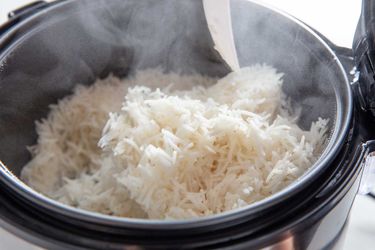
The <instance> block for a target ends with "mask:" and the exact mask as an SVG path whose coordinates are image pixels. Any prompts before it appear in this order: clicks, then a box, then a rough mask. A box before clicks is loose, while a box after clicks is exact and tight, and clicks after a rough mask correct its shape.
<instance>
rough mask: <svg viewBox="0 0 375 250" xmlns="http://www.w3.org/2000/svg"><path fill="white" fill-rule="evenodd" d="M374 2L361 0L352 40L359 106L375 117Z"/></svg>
mask: <svg viewBox="0 0 375 250" xmlns="http://www.w3.org/2000/svg"><path fill="white" fill-rule="evenodd" d="M374 39H375V1H373V0H363V1H362V12H361V17H360V19H359V22H358V25H357V29H356V33H355V36H354V40H353V51H354V60H355V64H356V68H357V75H358V81H357V82H356V84H355V85H354V90H355V93H356V95H357V97H358V99H359V103H360V106H361V108H362V109H363V110H365V111H370V112H371V113H372V115H373V116H375V42H374V41H375V40H374Z"/></svg>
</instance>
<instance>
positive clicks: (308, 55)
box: [0, 0, 345, 175]
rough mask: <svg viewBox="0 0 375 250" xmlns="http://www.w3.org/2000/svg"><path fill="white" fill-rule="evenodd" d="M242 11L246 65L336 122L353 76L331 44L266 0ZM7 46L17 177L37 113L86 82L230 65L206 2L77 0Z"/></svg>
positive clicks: (2, 64)
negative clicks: (345, 72) (260, 68)
mask: <svg viewBox="0 0 375 250" xmlns="http://www.w3.org/2000/svg"><path fill="white" fill-rule="evenodd" d="M232 16H233V18H234V20H233V26H234V34H235V40H236V46H237V49H238V55H239V60H240V64H241V66H248V65H252V64H254V63H266V64H270V65H273V66H274V67H276V68H277V69H279V71H281V72H284V73H285V76H284V82H285V83H284V86H283V87H284V91H285V93H286V94H287V95H288V96H289V97H290V98H291V99H292V101H293V104H294V105H295V106H298V107H301V109H302V115H301V118H300V120H299V124H300V126H302V127H304V128H308V127H309V124H311V122H312V121H315V120H317V118H318V117H323V118H329V119H330V126H331V130H333V128H334V126H335V123H337V122H338V120H337V119H338V116H337V110H338V108H339V105H341V104H340V103H341V102H342V101H343V100H344V99H345V98H344V97H343V96H344V94H343V93H344V91H343V89H342V87H341V85H342V83H343V82H345V79H344V77H343V76H342V72H341V71H340V69H339V68H338V66H337V65H336V63H335V60H334V57H333V56H332V55H331V54H330V53H328V50H327V48H325V47H324V46H323V45H322V44H321V43H320V42H319V41H318V40H317V39H316V37H315V36H314V35H312V34H310V33H309V32H307V31H306V30H305V29H303V28H301V27H300V26H299V25H297V24H296V23H295V22H293V21H291V20H290V19H288V18H286V17H285V16H283V15H281V14H277V13H275V12H274V11H272V10H270V9H268V8H265V7H262V6H259V5H257V4H254V3H251V2H248V1H242V0H235V1H232ZM0 48H3V53H2V54H1V55H0V159H1V161H3V162H4V163H5V164H6V165H7V166H8V168H9V169H10V170H11V171H12V172H13V173H15V174H16V175H19V173H20V170H21V168H22V166H23V165H24V164H25V163H26V162H27V161H28V160H29V157H30V156H29V153H28V151H27V149H26V146H29V145H33V144H35V142H36V139H37V137H36V133H35V126H34V121H35V120H40V119H42V118H43V117H46V115H47V113H48V106H49V105H50V104H52V103H56V102H57V100H58V99H59V98H62V97H63V96H66V95H67V94H69V93H71V91H72V89H73V88H74V86H75V85H77V84H78V83H80V84H91V83H92V82H93V81H94V80H95V79H96V78H98V77H100V78H103V77H106V76H107V75H108V74H110V73H113V74H115V75H117V76H119V77H126V76H128V75H131V74H132V73H134V72H135V71H136V70H139V69H145V68H155V67H160V68H162V69H163V70H165V71H167V72H168V71H174V72H181V73H186V74H189V73H200V74H205V75H209V76H218V77H221V76H224V75H225V74H226V73H228V70H227V68H226V67H225V65H224V64H223V63H222V60H221V59H220V57H219V56H218V54H217V53H216V51H215V50H214V49H213V42H212V40H211V38H210V35H209V31H208V28H207V24H206V21H205V17H204V12H203V8H202V2H201V1H200V0H192V1H179V0H153V1H148V0H142V1H140V0H127V1H123V0H111V1H109V0H94V1H67V2H65V3H60V4H58V5H56V6H55V7H53V8H51V10H50V11H48V12H46V13H43V14H41V15H39V16H37V17H34V18H33V19H31V20H30V21H29V22H28V23H25V24H23V25H21V26H20V27H18V28H17V30H15V31H14V32H13V33H12V35H11V36H9V37H7V38H6V39H3V40H2V41H1V43H0ZM341 108H342V109H344V108H345V105H343V107H341ZM343 111H344V110H343Z"/></svg>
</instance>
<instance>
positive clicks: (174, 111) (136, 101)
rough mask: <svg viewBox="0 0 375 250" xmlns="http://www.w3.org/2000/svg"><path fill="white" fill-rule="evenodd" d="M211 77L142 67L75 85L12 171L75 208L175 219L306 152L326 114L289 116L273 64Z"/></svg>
mask: <svg viewBox="0 0 375 250" xmlns="http://www.w3.org/2000/svg"><path fill="white" fill-rule="evenodd" d="M215 82H216V80H215V79H212V78H207V77H203V76H199V75H196V76H182V75H178V74H163V73H162V72H161V71H160V70H146V71H141V72H138V73H137V74H136V75H135V76H134V77H133V78H130V79H125V80H119V79H117V78H113V77H110V78H108V79H106V80H99V81H97V82H96V83H95V84H94V85H92V86H90V87H83V86H80V87H78V88H77V89H76V90H75V92H74V94H73V95H72V96H69V97H67V98H64V99H62V100H60V101H59V102H58V104H56V105H53V106H51V112H50V114H49V115H48V117H47V118H46V119H45V120H42V121H41V122H38V123H37V133H38V135H39V139H38V143H37V144H36V145H35V146H33V147H31V148H30V151H31V153H32V156H33V159H32V160H31V161H30V162H29V163H28V164H27V165H26V166H25V167H24V169H23V171H22V178H23V179H24V180H25V182H26V183H27V184H28V185H30V186H31V187H32V188H34V189H35V190H37V191H39V192H41V193H43V194H45V195H47V196H49V197H51V198H53V199H56V200H58V201H60V202H63V203H65V204H69V205H71V206H75V207H78V208H82V209H87V210H90V211H96V212H99V213H104V214H109V215H116V216H124V217H137V218H149V219H184V218H191V217H200V216H207V215H212V214H216V213H221V212H224V211H228V210H231V209H235V208H239V207H243V206H246V205H248V204H251V203H254V202H256V201H259V200H261V199H264V198H265V197H267V196H270V195H272V194H274V193H276V192H278V191H280V190H281V189H282V188H284V187H285V186H287V185H289V184H290V183H291V182H293V181H295V180H296V179H297V178H298V177H300V176H301V175H302V174H303V173H304V172H305V171H306V170H307V169H308V168H309V167H310V166H311V165H312V164H313V162H314V161H316V159H317V156H318V155H319V153H320V148H321V147H322V143H323V141H324V137H325V133H326V127H327V122H328V121H327V120H324V119H320V118H319V119H318V120H317V121H316V122H315V123H313V124H312V125H311V129H310V130H309V131H303V130H302V129H300V128H299V127H298V126H297V125H296V117H293V116H292V115H290V114H289V113H290V112H288V111H286V109H285V108H284V107H282V106H285V103H286V102H285V98H284V97H283V94H282V91H281V85H282V74H280V73H277V72H276V70H275V69H273V68H271V67H269V66H265V65H255V66H253V67H249V68H244V69H242V70H241V71H239V72H236V73H231V74H229V75H228V76H227V77H225V78H223V79H220V80H219V81H217V82H216V83H215ZM156 86H159V87H160V89H159V88H156ZM124 96H125V99H124ZM122 102H123V103H122ZM289 110H290V107H289Z"/></svg>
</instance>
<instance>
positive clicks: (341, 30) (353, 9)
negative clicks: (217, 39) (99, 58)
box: [0, 0, 375, 250]
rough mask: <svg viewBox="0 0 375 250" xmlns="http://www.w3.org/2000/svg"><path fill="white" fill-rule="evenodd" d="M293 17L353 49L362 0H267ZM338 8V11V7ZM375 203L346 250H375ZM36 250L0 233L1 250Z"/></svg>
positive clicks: (0, 17)
mask: <svg viewBox="0 0 375 250" xmlns="http://www.w3.org/2000/svg"><path fill="white" fill-rule="evenodd" d="M28 2H31V1H30V0H0V23H2V22H4V21H5V20H6V15H7V13H8V12H9V11H10V10H13V9H15V8H16V7H17V6H21V5H23V4H26V3H28ZM263 2H266V3H269V4H271V5H273V6H276V7H277V8H279V9H281V10H285V11H286V12H288V13H290V14H292V15H294V16H295V17H297V18H299V19H300V20H302V21H304V22H305V23H307V24H308V25H310V26H312V27H313V28H315V29H317V30H318V31H320V32H321V33H322V34H323V35H325V36H326V37H327V38H329V39H330V40H331V41H332V42H334V43H335V44H337V45H339V46H344V47H351V44H352V39H353V36H354V31H355V28H356V25H357V21H358V17H359V14H360V7H361V1H360V0H345V1H342V0H329V1H327V0H299V1H296V0H264V1H263ZM337 6H339V7H337ZM374 214H375V200H372V199H370V198H368V197H363V196H358V197H357V198H356V200H355V203H354V205H353V209H352V212H351V219H350V224H349V229H348V232H347V236H346V243H345V247H344V249H345V250H354V249H361V250H372V249H375V247H374V246H375V215H374ZM13 249H15V250H36V249H38V248H37V247H34V246H32V245H30V244H28V243H26V242H25V241H23V240H21V239H18V238H16V237H15V236H13V235H11V234H9V233H7V232H6V231H4V230H2V229H0V250H13Z"/></svg>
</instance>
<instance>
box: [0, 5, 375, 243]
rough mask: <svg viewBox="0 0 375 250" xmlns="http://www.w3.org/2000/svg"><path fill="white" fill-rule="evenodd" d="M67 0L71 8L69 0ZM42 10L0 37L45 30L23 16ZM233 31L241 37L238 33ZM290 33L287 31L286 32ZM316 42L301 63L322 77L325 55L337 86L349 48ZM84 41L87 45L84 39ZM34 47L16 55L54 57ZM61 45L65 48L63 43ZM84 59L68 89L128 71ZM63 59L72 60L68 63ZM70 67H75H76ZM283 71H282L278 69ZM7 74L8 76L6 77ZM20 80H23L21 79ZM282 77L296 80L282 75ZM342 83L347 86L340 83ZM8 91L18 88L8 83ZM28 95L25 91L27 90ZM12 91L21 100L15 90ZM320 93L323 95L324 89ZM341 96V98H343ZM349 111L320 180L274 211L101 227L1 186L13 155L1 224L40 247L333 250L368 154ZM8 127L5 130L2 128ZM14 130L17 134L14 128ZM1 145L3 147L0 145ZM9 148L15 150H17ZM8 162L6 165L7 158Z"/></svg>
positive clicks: (1, 194) (363, 123)
mask: <svg viewBox="0 0 375 250" xmlns="http://www.w3.org/2000/svg"><path fill="white" fill-rule="evenodd" d="M70 2H72V3H73V2H74V1H70ZM76 2H78V1H76ZM55 4H58V3H55ZM35 6H37V8H36V9H33V7H35ZM71 6H73V7H74V6H75V5H74V4H71ZM49 7H51V6H50V5H48V4H41V5H34V6H32V9H28V10H27V9H26V10H25V9H23V10H22V11H21V12H18V13H27V14H26V16H23V15H22V14H18V15H17V14H15V15H14V19H13V20H11V22H10V23H8V24H7V25H6V26H4V27H3V28H2V29H0V35H1V34H7V30H9V29H11V28H14V27H15V26H17V25H19V24H20V23H21V22H26V23H27V26H28V27H29V28H30V30H32V29H35V28H36V27H39V28H41V27H44V25H47V24H46V22H38V21H37V20H34V21H33V22H32V21H28V19H27V17H30V16H32V15H33V14H35V13H37V12H35V13H34V11H40V10H41V9H43V8H46V9H45V10H47V11H48V8H49ZM70 10H71V9H69V8H67V9H62V11H70ZM25 11H26V12H25ZM52 14H53V13H52ZM181 18H182V17H181ZM280 18H281V17H280ZM239 20H240V19H239ZM36 30H37V29H36ZM235 32H241V30H237V31H235ZM291 32H294V31H293V30H291ZM304 32H307V31H305V30H304V29H301V30H297V32H296V38H300V39H301V40H303V38H304V37H303V36H304V34H305V33H304ZM73 34H74V33H73ZM237 34H240V33H237ZM29 35H30V34H29ZM306 35H309V34H306ZM17 36H18V38H20V39H19V40H22V38H23V36H24V34H23V33H22V31H21V30H19V33H18V34H17ZM239 36H240V35H239ZM25 37H26V36H25ZM13 39H14V38H12V37H10V38H9V39H7V40H6V41H4V42H3V43H2V44H0V55H1V54H2V53H4V54H5V52H7V53H9V50H14V51H15V54H16V53H20V52H19V51H18V52H17V51H16V50H19V48H17V46H14V43H13ZM25 39H26V38H25ZM316 39H317V40H316V44H315V43H314V39H310V40H308V41H310V42H311V43H307V44H305V45H304V46H306V47H307V50H310V49H311V50H314V49H315V50H317V51H319V49H321V51H322V54H321V55H319V54H317V55H316V57H317V58H318V59H316V58H315V59H311V60H309V61H308V63H309V66H311V67H310V68H311V69H314V70H312V72H311V74H313V77H314V79H315V80H316V79H325V78H323V77H324V76H322V75H321V74H320V73H322V72H325V70H326V68H325V67H320V65H317V64H319V62H320V61H319V60H322V61H324V60H326V59H327V57H328V58H329V59H331V60H332V61H329V62H328V63H327V65H329V67H328V66H327V68H328V69H329V70H336V71H335V72H333V73H332V77H334V76H336V75H338V76H337V77H336V78H335V79H336V80H337V81H338V82H339V80H342V81H346V80H345V79H348V78H351V75H350V74H349V73H348V72H349V71H350V70H351V69H352V68H353V66H354V61H353V58H352V54H351V53H350V50H347V49H340V48H337V47H335V46H334V45H333V44H331V43H329V41H327V40H326V39H325V38H324V37H323V36H321V35H320V37H317V38H316ZM318 39H322V40H325V41H326V43H328V45H329V46H330V47H331V49H332V50H333V51H335V52H336V54H335V55H332V54H329V53H326V50H323V48H321V47H319V44H320V43H321V42H320V41H318ZM16 40H18V39H16ZM202 41H204V42H202V44H200V45H201V46H202V47H203V48H206V46H207V45H208V44H209V42H208V41H205V38H204V37H202ZM85 42H88V41H87V40H85ZM100 42H103V41H100ZM106 42H107V41H104V42H103V46H104V48H106V47H105V46H107V43H106ZM37 44H38V43H33V44H32V45H33V46H35V47H33V50H34V52H35V51H36V52H35V53H32V52H30V49H27V46H25V49H24V50H20V51H21V52H28V53H24V54H23V56H24V57H25V62H28V63H30V62H33V60H34V59H35V58H38V60H42V61H43V60H45V61H47V62H48V60H50V58H54V56H55V55H54V53H53V52H54V51H51V50H48V49H46V50H44V49H45V48H44V47H42V46H41V47H38V46H37ZM66 46H68V47H69V46H70V45H66ZM77 46H78V44H77ZM246 46H247V45H246V44H244V46H242V47H241V48H239V49H243V50H246V49H247V47H246ZM259 46H261V45H259ZM73 47H74V46H73ZM296 47H297V45H296ZM114 48H115V49H114V50H113V51H112V53H114V54H115V56H114V58H116V56H118V55H124V54H125V55H127V53H128V50H122V49H121V48H118V47H116V46H115V47H114ZM302 48H304V47H302V46H301V47H300V49H301V50H302ZM195 49H196V48H194V49H192V53H193V52H195ZM270 49H272V48H270ZM276 49H277V48H275V50H276ZM82 50H85V48H84V47H79V48H78V49H77V50H76V51H77V52H82ZM89 52H92V51H89ZM29 53H30V54H29ZM98 53H100V52H98ZM205 53H206V54H205ZM67 54H68V55H70V54H69V52H67ZM198 54H199V55H198ZM198 54H197V55H196V57H193V58H192V59H191V58H190V59H191V60H193V61H192V62H194V59H197V58H198V59H204V60H205V63H206V64H205V65H204V66H206V67H208V66H210V68H211V70H210V72H209V74H211V75H222V74H224V73H225V67H223V65H221V64H220V60H218V58H216V57H215V53H214V52H213V51H208V52H207V50H204V51H203V52H202V51H200V50H198ZM297 55H298V54H296V57H295V58H291V59H290V58H287V60H286V61H290V60H293V61H294V62H299V60H300V59H299V58H298V57H297ZM261 56H262V57H264V58H266V59H268V60H270V61H272V60H276V59H275V58H274V57H273V55H272V51H271V52H267V51H265V52H264V54H260V55H259V57H261ZM334 56H337V58H338V59H339V61H340V64H342V65H344V67H345V71H346V72H347V74H345V73H343V72H341V71H339V70H337V67H336V66H337V65H336V64H335V63H336V62H335V59H336V58H335V57H334ZM9 58H11V57H9ZM16 58H20V57H16ZM103 58H105V56H103ZM59 59H60V58H59ZM63 59H66V58H63ZM66 60H68V59H66ZM249 60H250V59H249V58H247V57H246V56H243V57H241V62H242V64H246V63H250V61H249ZM257 60H258V59H257ZM282 60H283V59H282V58H281V59H277V60H276V61H275V62H276V63H278V64H279V65H277V66H280V67H281V68H282V67H284V66H283V65H285V62H286V61H282ZM83 61H84V62H85V63H86V65H89V66H91V67H92V68H91V69H92V72H90V73H87V72H85V71H78V72H77V74H73V76H74V77H76V78H74V77H73V78H72V79H68V80H69V81H67V82H69V83H71V84H73V83H74V84H75V81H81V82H84V83H86V84H90V82H92V80H93V78H94V77H104V76H106V75H108V73H109V72H114V73H115V74H117V75H119V76H124V75H127V74H129V72H131V71H132V69H131V68H127V67H125V69H124V68H122V67H121V63H123V64H122V65H124V62H122V61H116V60H115V59H112V60H109V61H110V63H109V64H108V65H102V64H101V62H100V61H91V60H83ZM53 62H54V61H53V60H51V65H53ZM69 62H70V63H74V61H73V60H71V61H69ZM147 63H151V65H152V63H153V62H152V61H151V62H147ZM77 65H80V66H82V64H77ZM322 65H323V64H322ZM4 66H5V68H6V67H8V68H6V70H9V72H12V71H15V72H16V71H22V72H23V73H25V72H26V73H28V74H30V78H33V77H35V71H37V72H38V74H39V73H40V75H37V76H36V77H35V78H33V80H35V81H34V82H32V81H30V82H31V83H30V84H31V87H30V88H34V87H37V86H38V85H36V84H38V83H39V84H41V83H40V82H42V83H44V82H47V80H48V78H43V77H44V75H43V70H42V69H40V68H39V69H38V68H37V66H38V62H37V60H36V61H34V65H29V64H26V63H22V62H21V61H20V60H17V61H16V62H12V61H11V60H10V61H8V62H6V63H5V64H4ZM33 66H35V67H33ZM141 66H144V65H141ZM146 66H148V65H146ZM167 66H169V67H171V68H172V70H173V67H174V66H175V64H173V62H168V63H167ZM187 66H190V67H195V66H194V65H190V64H187ZM323 66H324V65H323ZM22 67H24V68H22ZM66 67H67V68H65V69H66V70H72V72H73V71H74V70H77V69H76V68H72V67H68V66H66ZM199 68H200V69H201V70H203V68H204V67H198V69H199ZM301 68H303V67H301ZM84 69H87V68H85V67H82V68H79V70H84ZM6 70H5V71H6ZM39 70H40V71H39ZM284 70H288V69H287V68H284ZM297 70H298V69H297ZM45 71H46V72H47V73H48V72H49V70H48V67H46V69H45ZM33 73H34V75H32V74H33ZM44 73H45V72H44ZM344 74H345V75H344ZM4 75H6V74H4ZM8 75H10V76H11V75H12V74H8ZM8 75H6V76H8ZM21 77H22V76H21ZM51 77H52V79H54V80H55V79H56V78H53V77H54V75H53V74H52V75H51ZM315 77H316V78H315ZM21 79H22V80H24V79H25V78H21ZM46 79H47V80H46ZM2 80H4V79H2ZM5 80H7V82H11V83H17V81H18V80H17V79H16V80H14V79H12V78H8V79H5ZM37 80H38V81H39V82H38V81H37ZM287 80H295V79H293V78H291V79H289V78H287ZM297 80H298V78H297ZM3 82H5V81H3ZM32 84H35V85H32ZM301 84H302V83H301ZM345 84H348V83H347V82H346V83H345ZM25 86H27V85H25ZM15 87H17V86H16V85H15ZM23 87H24V85H22V88H19V89H17V90H22V89H23ZM57 87H58V86H54V88H52V90H51V89H47V88H46V89H45V92H44V94H45V93H46V92H48V91H50V90H51V91H53V92H52V93H54V95H51V97H50V98H49V99H43V98H41V97H40V98H39V97H38V96H36V100H38V101H39V105H40V107H43V108H37V109H33V108H35V107H33V104H34V103H35V100H34V101H33V102H32V101H30V104H27V105H28V106H27V105H25V106H26V107H24V106H17V105H15V106H14V107H17V108H18V110H23V111H25V110H29V109H28V108H30V110H32V111H33V112H35V114H36V117H38V116H39V117H40V116H43V115H45V114H46V113H47V111H48V109H47V108H46V107H47V104H48V103H51V102H55V101H56V99H58V98H60V97H62V96H64V95H66V94H68V93H69V89H71V87H72V86H69V88H65V87H64V88H62V90H61V92H58V91H56V88H57ZM3 89H7V86H5V85H3ZM29 91H30V92H32V90H29ZM41 93H43V92H41ZM9 94H12V92H11V91H9ZM19 94H20V95H21V96H22V93H19ZM327 96H329V91H328V94H327ZM38 98H39V99H38ZM3 99H5V98H3ZM343 99H345V98H344V97H343ZM299 101H300V102H301V103H302V104H305V105H307V104H306V103H304V100H299ZM341 101H342V102H343V105H349V103H352V102H347V100H341ZM38 107H39V106H38ZM307 107H308V105H307ZM345 108H347V107H344V108H343V112H345V110H346V111H347V112H348V110H350V109H345ZM13 110H16V109H13ZM354 110H355V111H354V112H353V113H350V117H349V118H350V122H349V123H348V124H347V125H348V126H343V129H342V130H343V131H342V133H343V134H344V137H343V138H344V140H342V141H339V142H337V144H339V147H338V148H339V150H337V152H335V157H334V158H333V159H332V161H331V162H329V164H327V165H326V166H324V168H322V169H321V173H320V175H318V177H319V178H312V181H311V183H308V184H306V185H301V187H300V188H299V190H298V192H297V191H296V192H295V193H293V195H290V196H289V197H288V196H286V197H285V200H283V201H282V202H274V206H264V209H261V210H258V211H255V212H252V213H250V212H248V213H246V211H243V213H242V215H241V214H240V215H238V216H232V217H230V218H231V219H230V220H224V219H223V218H216V221H214V220H212V221H211V222H210V223H206V224H205V223H201V224H200V225H198V224H199V222H197V223H196V224H197V225H196V226H194V225H191V224H189V225H186V227H185V228H184V225H183V224H182V226H181V227H179V228H178V227H176V226H175V225H171V226H170V228H168V226H165V227H158V226H157V225H155V224H153V225H149V224H146V223H144V226H142V225H138V224H137V226H134V225H135V223H133V224H132V223H126V222H125V223H114V222H108V223H107V224H105V223H103V222H102V221H103V220H99V219H98V220H87V218H86V217H84V216H81V217H79V216H72V215H71V214H73V213H72V211H70V210H68V209H65V211H64V212H60V211H61V210H57V209H51V207H49V206H42V205H40V204H39V203H38V202H36V201H35V200H33V199H29V198H28V197H26V196H22V195H20V194H19V193H17V192H16V191H15V189H16V188H14V187H13V186H11V185H9V183H8V182H6V181H5V178H4V175H5V174H3V173H6V171H9V170H10V171H13V172H14V173H15V174H16V175H18V174H19V166H22V163H24V162H25V160H27V159H24V158H23V157H19V158H18V159H16V160H19V162H17V161H14V162H12V164H9V169H6V168H5V166H4V167H3V169H1V170H2V174H3V175H2V176H1V178H0V225H1V226H3V227H4V228H5V229H7V230H9V231H11V232H13V233H15V234H16V235H18V236H20V237H22V238H24V239H27V240H29V241H31V242H33V243H36V244H38V245H40V246H42V247H44V248H47V249H127V248H129V249H134V248H136V249H143V248H145V249H189V248H200V249H209V248H221V249H260V248H264V247H270V248H271V249H272V248H275V249H280V248H281V247H288V246H289V247H293V248H294V249H307V248H309V249H334V248H338V249H339V247H340V244H341V243H342V239H343V234H344V232H345V225H346V221H347V218H348V215H349V212H350V208H351V205H352V203H353V201H354V198H355V195H356V193H357V189H358V186H359V184H360V175H361V171H362V169H361V163H362V160H363V158H364V157H365V155H366V154H367V152H368V151H369V150H370V149H372V147H373V144H363V143H365V142H366V141H367V140H370V139H373V138H375V137H374V135H373V134H372V133H371V130H370V128H369V124H370V122H369V120H370V119H371V118H370V117H369V114H367V113H365V112H362V111H361V110H360V109H359V108H358V107H356V108H354ZM11 111H12V110H11ZM16 111H17V110H16ZM314 112H319V110H317V111H316V110H314ZM330 112H331V111H329V110H328V111H327V113H326V115H330ZM6 114H7V113H6V112H5V111H4V112H3V113H2V115H3V116H2V117H6V116H5V115H6ZM33 114H34V113H33ZM9 117H12V116H11V114H9V116H8V118H9ZM19 117H21V116H19ZM21 118H22V117H21ZM34 120H35V117H26V118H25V120H23V121H21V122H23V123H24V128H23V130H24V131H25V133H27V134H29V133H31V130H32V127H28V126H27V125H26V124H29V123H30V122H33V121H34ZM17 124H20V123H17ZM17 124H16V125H17ZM16 125H15V126H16ZM7 128H9V127H8V126H7ZM26 128H27V129H26ZM14 129H15V130H16V129H19V128H17V127H15V128H14ZM16 131H17V132H19V131H21V129H19V130H16ZM17 138H18V137H17ZM29 140H33V138H32V137H30V138H29V137H28V138H27V141H29ZM34 140H35V138H34ZM2 142H4V140H3V141H2ZM25 143H26V142H21V143H20V145H23V144H25ZM13 150H17V147H15V148H14V149H13ZM20 155H21V154H20ZM9 159H11V160H13V159H12V158H9ZM39 202H40V201H39ZM228 217H229V216H228ZM140 224H141V223H140Z"/></svg>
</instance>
